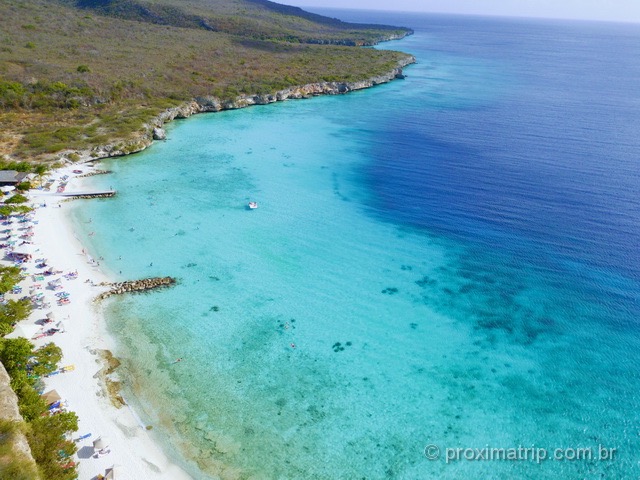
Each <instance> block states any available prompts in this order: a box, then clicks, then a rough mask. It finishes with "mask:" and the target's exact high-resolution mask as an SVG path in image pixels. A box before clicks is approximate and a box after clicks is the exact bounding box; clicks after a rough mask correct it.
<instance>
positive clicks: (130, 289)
mask: <svg viewBox="0 0 640 480" xmlns="http://www.w3.org/2000/svg"><path fill="white" fill-rule="evenodd" d="M176 283H177V280H176V279H175V278H173V277H152V278H143V279H141V280H127V281H126V282H117V283H104V284H102V285H103V286H107V287H109V290H107V291H106V292H103V293H101V294H100V295H98V297H97V298H96V300H104V299H105V298H109V297H111V296H112V295H122V294H124V293H141V292H148V291H149V290H156V289H158V288H168V287H171V286H173V285H175V284H176Z"/></svg>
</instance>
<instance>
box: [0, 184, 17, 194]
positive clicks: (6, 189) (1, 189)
mask: <svg viewBox="0 0 640 480" xmlns="http://www.w3.org/2000/svg"><path fill="white" fill-rule="evenodd" d="M15 189H16V187H12V186H11V185H6V186H4V187H0V191H3V192H4V193H7V192H12V191H14V190H15Z"/></svg>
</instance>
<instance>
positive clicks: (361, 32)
mask: <svg viewBox="0 0 640 480" xmlns="http://www.w3.org/2000/svg"><path fill="white" fill-rule="evenodd" d="M409 33H411V31H410V30H408V29H406V28H401V27H391V26H376V25H360V24H348V23H344V22H341V21H340V20H337V19H332V18H328V17H322V16H320V15H315V14H311V13H308V12H304V11H303V10H301V9H299V8H297V7H289V6H284V5H278V4H276V3H273V2H269V1H267V0H146V1H144V0H3V1H2V2H0V159H2V157H4V160H5V161H19V160H27V161H47V160H54V159H55V158H57V157H59V156H60V154H61V153H62V152H64V153H65V155H67V157H68V158H70V159H72V160H73V159H74V154H73V153H71V154H70V153H69V152H73V151H74V150H78V151H90V150H91V149H98V148H99V147H100V146H102V145H105V144H113V143H114V142H126V141H127V140H130V139H132V138H134V137H135V136H136V135H140V134H142V133H143V132H144V133H145V134H147V133H148V124H149V122H150V121H151V120H152V119H154V118H156V117H157V116H158V115H159V114H160V113H161V112H163V111H166V110H167V109H169V108H172V107H176V106H179V105H182V104H184V103H185V102H188V101H189V100H191V99H194V98H197V97H203V96H207V97H213V98H215V99H218V100H220V101H233V100H234V99H236V98H238V97H239V96H242V95H256V94H258V95H263V94H272V93H274V92H277V91H280V90H283V89H286V88H290V87H296V86H301V85H307V84H311V83H317V82H358V81H363V80H366V79H369V78H372V77H376V76H379V75H381V74H384V73H388V72H389V71H391V70H393V69H394V68H395V67H397V66H398V64H399V63H401V62H404V63H406V61H407V57H408V56H407V55H405V54H403V53H400V52H394V51H381V50H376V49H371V48H362V46H366V45H373V44H375V43H377V42H380V41H384V40H389V39H394V38H401V37H403V36H405V35H407V34H409Z"/></svg>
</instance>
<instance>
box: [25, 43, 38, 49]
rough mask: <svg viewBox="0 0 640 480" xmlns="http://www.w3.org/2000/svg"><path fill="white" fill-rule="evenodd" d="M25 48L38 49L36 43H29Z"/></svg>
mask: <svg viewBox="0 0 640 480" xmlns="http://www.w3.org/2000/svg"><path fill="white" fill-rule="evenodd" d="M25 47H26V48H30V49H34V48H36V44H35V43H33V42H27V43H26V44H25Z"/></svg>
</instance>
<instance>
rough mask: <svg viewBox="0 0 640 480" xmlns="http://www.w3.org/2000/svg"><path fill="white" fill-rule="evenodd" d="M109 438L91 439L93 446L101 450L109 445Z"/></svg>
mask: <svg viewBox="0 0 640 480" xmlns="http://www.w3.org/2000/svg"><path fill="white" fill-rule="evenodd" d="M109 443H110V442H109V439H108V438H107V437H98V438H96V439H95V440H94V441H93V448H97V449H98V450H103V449H105V448H107V447H108V446H109Z"/></svg>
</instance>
